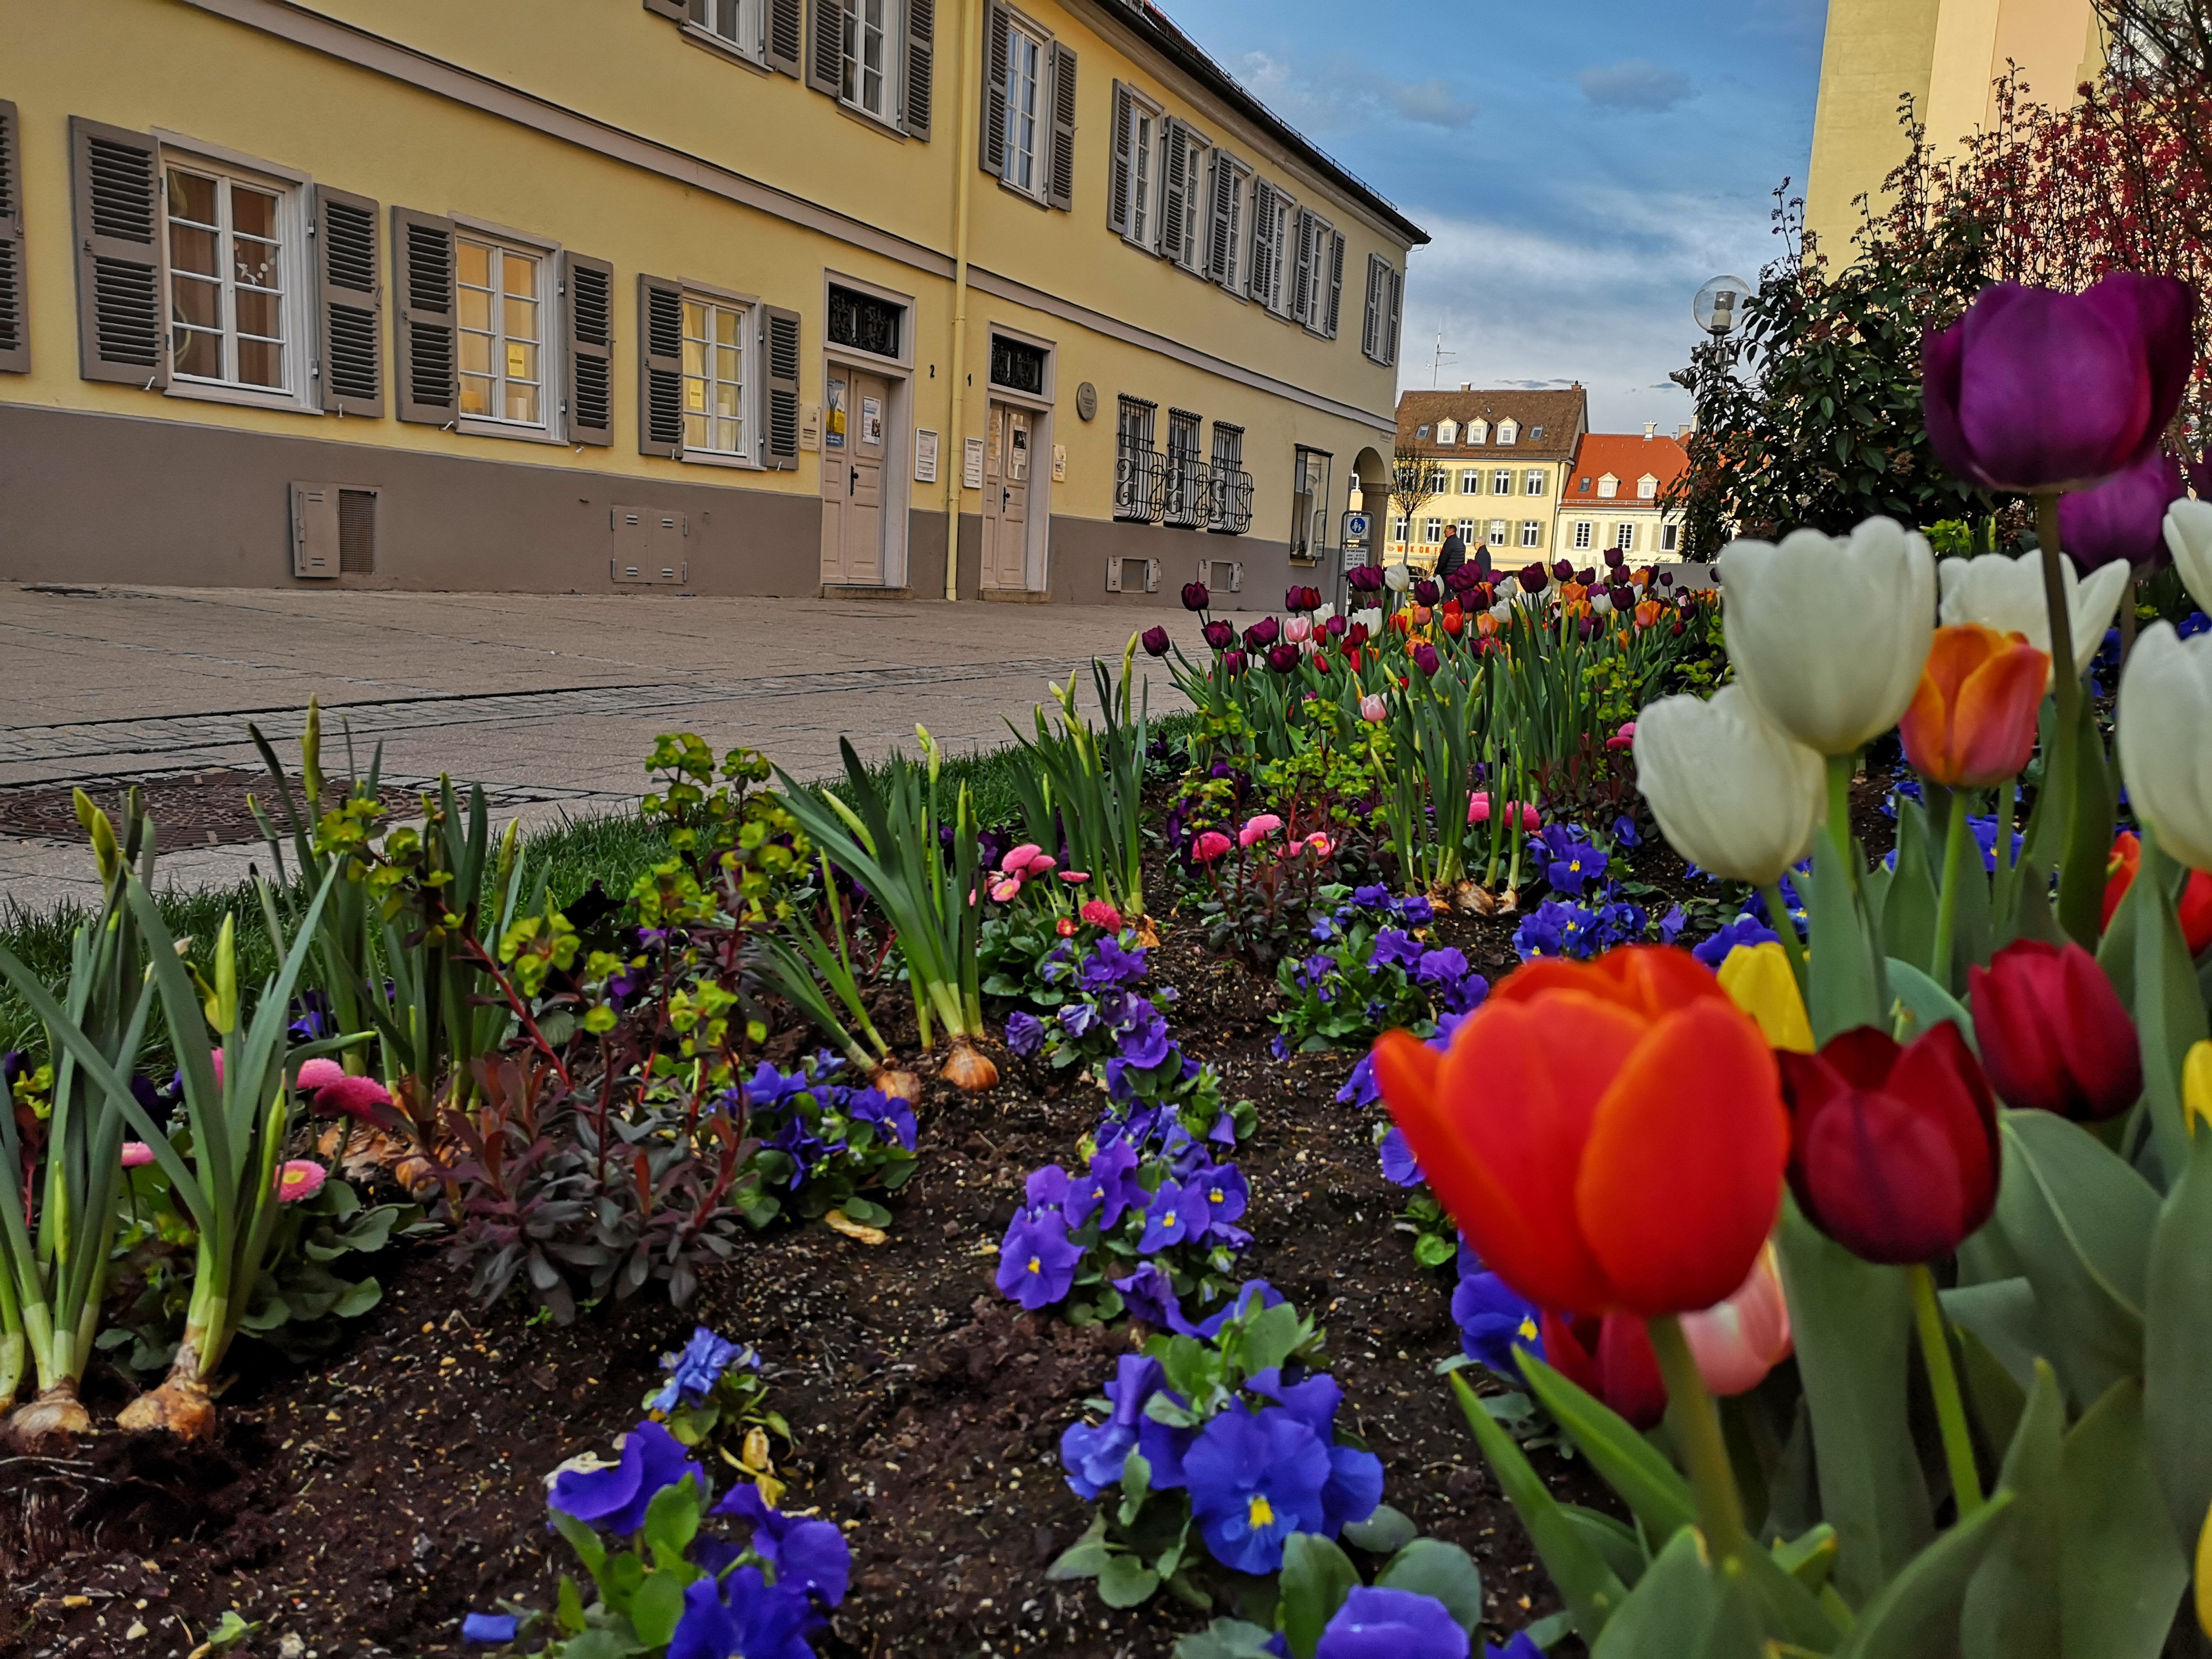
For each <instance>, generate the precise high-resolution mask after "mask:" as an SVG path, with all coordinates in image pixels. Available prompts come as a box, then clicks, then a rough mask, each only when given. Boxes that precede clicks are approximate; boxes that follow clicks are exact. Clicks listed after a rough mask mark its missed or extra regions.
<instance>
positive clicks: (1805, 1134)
mask: <svg viewBox="0 0 2212 1659" xmlns="http://www.w3.org/2000/svg"><path fill="white" fill-rule="evenodd" d="M1777 1057H1778V1059H1779V1060H1780V1061H1781V1064H1782V1086H1783V1091H1784V1093H1785V1094H1786V1095H1787V1096H1788V1097H1789V1102H1790V1116H1791V1120H1792V1123H1791V1127H1792V1134H1791V1142H1790V1190H1791V1191H1792V1192H1794V1193H1795V1194H1796V1195H1797V1205H1798V1207H1799V1208H1800V1209H1802V1210H1803V1211H1804V1212H1805V1218H1806V1219H1807V1220H1808V1221H1810V1222H1811V1223H1812V1224H1813V1225H1814V1226H1815V1227H1818V1228H1819V1229H1820V1231H1822V1232H1824V1233H1826V1234H1827V1235H1828V1237H1831V1238H1832V1239H1834V1240H1835V1241H1836V1242H1837V1243H1839V1244H1841V1245H1842V1246H1843V1247H1844V1249H1847V1250H1850V1252H1852V1253H1853V1254H1854V1255H1859V1256H1863V1257H1864V1258H1865V1259H1866V1260H1867V1261H1881V1262H1889V1263H1893V1264H1902V1263H1906V1262H1917V1261H1934V1260H1935V1259H1936V1258H1937V1257H1939V1256H1943V1255H1949V1254H1950V1253H1951V1252H1952V1251H1953V1250H1954V1249H1957V1248H1958V1246H1959V1243H1960V1240H1962V1239H1964V1238H1965V1237H1966V1236H1967V1235H1968V1234H1970V1233H1972V1232H1973V1231H1975V1229H1977V1228H1978V1227H1979V1226H1980V1225H1982V1224H1983V1223H1984V1221H1987V1220H1988V1219H1989V1218H1990V1211H1992V1210H1993V1209H1995V1208H1996V1201H1997V1167H1998V1164H1997V1115H1996V1103H1994V1102H1993V1101H1992V1100H1991V1099H1990V1085H1989V1081H1988V1079H1985V1078H1984V1076H1983V1075H1982V1068H1981V1066H1979V1065H1978V1064H1977V1063H1976V1062H1975V1060H1974V1056H1973V1052H1972V1050H1971V1049H1969V1048H1967V1047H1966V1039H1965V1038H1964V1037H1962V1036H1960V1035H1959V1028H1958V1027H1957V1026H1955V1025H1954V1024H1951V1023H1950V1022H1949V1021H1948V1020H1946V1021H1944V1022H1943V1023H1942V1024H1939V1025H1934V1026H1930V1027H1929V1030H1928V1031H1927V1032H1926V1033H1925V1034H1924V1035H1923V1036H1920V1037H1918V1038H1917V1039H1916V1040H1915V1041H1914V1042H1912V1044H1911V1046H1910V1047H1909V1048H1899V1047H1898V1045H1897V1043H1896V1042H1895V1041H1894V1040H1893V1039H1892V1038H1891V1036H1889V1034H1888V1033H1887V1032H1886V1031H1881V1030H1875V1028H1874V1027H1872V1026H1861V1027H1859V1028H1858V1029H1857V1030H1850V1031H1845V1032H1844V1033H1843V1034H1842V1035H1841V1036H1837V1037H1833V1038H1832V1039H1830V1041H1829V1042H1828V1046H1827V1047H1826V1048H1823V1049H1821V1050H1820V1053H1818V1054H1791V1053H1789V1052H1787V1051H1783V1052H1781V1053H1779V1054H1778V1056H1777Z"/></svg>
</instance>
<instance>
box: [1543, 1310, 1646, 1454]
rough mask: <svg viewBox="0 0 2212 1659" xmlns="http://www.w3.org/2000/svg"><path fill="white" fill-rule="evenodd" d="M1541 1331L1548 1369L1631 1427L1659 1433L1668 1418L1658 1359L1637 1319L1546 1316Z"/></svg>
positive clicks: (1604, 1316)
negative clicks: (1599, 1401)
mask: <svg viewBox="0 0 2212 1659" xmlns="http://www.w3.org/2000/svg"><path fill="white" fill-rule="evenodd" d="M1540 1328H1541V1332H1542V1334H1543V1338H1544V1363H1545V1364H1547V1365H1549V1366H1550V1367H1551V1368H1552V1369H1553V1370H1555V1371H1557V1372H1559V1375H1560V1376H1564V1377H1565V1378H1566V1379H1567V1381H1568V1382H1570V1383H1573V1384H1574V1385H1575V1386H1576V1387H1577V1388H1578V1389H1581V1390H1582V1391H1583V1393H1584V1394H1588V1395H1595V1396H1596V1397H1597V1398H1598V1399H1600V1400H1601V1401H1604V1402H1605V1403H1606V1404H1607V1405H1608V1406H1610V1407H1613V1410H1615V1411H1617V1412H1619V1413H1620V1414H1621V1415H1622V1416H1623V1417H1625V1418H1626V1419H1628V1422H1629V1426H1630V1427H1632V1428H1636V1429H1650V1428H1656V1427H1657V1426H1658V1424H1659V1421H1660V1419H1662V1418H1663V1417H1665V1416H1666V1415H1667V1383H1666V1379H1665V1378H1664V1377H1662V1376H1660V1375H1659V1356H1658V1355H1656V1354H1655V1353H1654V1352H1651V1334H1650V1332H1649V1331H1648V1330H1646V1329H1645V1328H1644V1322H1643V1321H1642V1320H1641V1319H1638V1317H1637V1316H1635V1315H1634V1314H1606V1315H1603V1316H1600V1315H1597V1314H1581V1315H1561V1314H1555V1313H1546V1314H1544V1315H1542V1316H1541V1324H1540Z"/></svg>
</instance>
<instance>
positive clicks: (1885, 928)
mask: <svg viewBox="0 0 2212 1659" xmlns="http://www.w3.org/2000/svg"><path fill="white" fill-rule="evenodd" d="M1936 898H1937V894H1936V866H1935V860H1934V858H1933V857H1932V856H1931V854H1930V853H1929V842H1928V810H1927V808H1925V807H1924V806H1923V805H1921V804H1920V803H1919V802H1918V801H1917V800H1912V799H1908V798H1906V797H1905V796H1904V795H1899V797H1898V798H1897V869H1896V871H1895V872H1894V873H1893V874H1892V875H1891V877H1890V880H1889V888H1888V890H1887V892H1886V893H1884V894H1883V896H1882V904H1881V939H1882V944H1883V945H1884V947H1885V948H1886V949H1887V950H1888V951H1889V952H1890V972H1892V973H1893V974H1894V973H1895V972H1896V971H1897V959H1898V958H1899V957H1905V958H1908V959H1910V960H1911V961H1913V962H1925V961H1927V960H1928V958H1929V956H1931V955H1932V954H1933V953H1934V951H1935V949H1936ZM1900 988H1901V987H1900Z"/></svg>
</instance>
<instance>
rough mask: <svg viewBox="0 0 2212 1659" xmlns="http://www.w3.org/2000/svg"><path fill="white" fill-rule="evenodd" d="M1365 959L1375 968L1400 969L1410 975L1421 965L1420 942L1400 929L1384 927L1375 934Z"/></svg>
mask: <svg viewBox="0 0 2212 1659" xmlns="http://www.w3.org/2000/svg"><path fill="white" fill-rule="evenodd" d="M1367 959H1368V962H1369V963H1370V965H1372V966H1374V967H1376V968H1402V969H1405V970H1406V971H1407V973H1411V972H1413V970H1414V969H1416V968H1418V967H1419V966H1420V964H1421V942H1420V941H1419V939H1415V938H1414V937H1413V935H1412V934H1411V933H1407V931H1406V930H1405V929H1404V928H1402V927H1385V928H1383V929H1381V930H1379V931H1378V932H1377V933H1376V935H1375V943H1374V945H1372V947H1370V950H1369V952H1368V957H1367Z"/></svg>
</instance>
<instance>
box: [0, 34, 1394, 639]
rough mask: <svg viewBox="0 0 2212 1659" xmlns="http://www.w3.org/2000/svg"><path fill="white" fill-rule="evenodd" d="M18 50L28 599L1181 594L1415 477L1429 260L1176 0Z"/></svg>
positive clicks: (1302, 541) (1, 167)
mask: <svg viewBox="0 0 2212 1659" xmlns="http://www.w3.org/2000/svg"><path fill="white" fill-rule="evenodd" d="M0 40H4V41H5V42H6V46H5V49H4V51H0V100H8V101H0V576H4V577H7V578H12V579H15V580H74V581H82V580H131V581H141V582H166V583H180V584H184V583H190V584H201V583H205V584H240V585H257V586H271V585H273V586H284V585H291V584H305V585H321V586H387V587H391V586H396V587H415V588H458V587H476V588H513V589H529V590H539V591H562V592H591V591H610V590H619V589H620V588H622V587H623V586H625V585H627V584H630V583H660V584H666V585H669V586H678V587H683V588H687V589H691V590H696V591H700V592H724V593H728V592H739V593H806V592H817V591H827V592H850V593H864V592H866V593H873V592H889V593H892V594H899V593H911V594H915V595H918V596H924V597H929V596H935V595H939V594H945V595H946V596H947V597H950V594H949V593H948V591H947V590H948V588H949V587H951V586H957V591H958V592H959V593H960V595H961V596H963V597H969V596H974V595H976V594H978V593H981V594H983V595H985V596H995V597H1006V598H1018V599H1047V598H1049V599H1079V600H1085V601H1097V600H1106V599H1109V598H1112V597H1113V596H1116V595H1118V596H1120V600H1121V602H1127V603H1129V604H1132V605H1145V604H1152V605H1161V604H1170V603H1172V602H1173V599H1174V595H1175V590H1176V587H1178V586H1180V585H1181V584H1182V582H1184V581H1187V580H1190V579H1192V578H1193V577H1194V576H1203V577H1206V579H1208V580H1211V581H1212V583H1213V584H1214V585H1215V586H1224V587H1226V586H1235V585H1237V582H1238V580H1239V579H1240V578H1241V581H1242V585H1243V586H1244V587H1246V588H1247V589H1249V590H1250V591H1252V592H1254V593H1255V596H1257V595H1261V594H1266V593H1268V592H1279V590H1280V589H1281V587H1282V586H1284V585H1285V581H1286V580H1304V581H1312V582H1315V583H1316V585H1324V584H1325V582H1326V580H1327V578H1328V576H1330V575H1333V574H1334V572H1333V569H1331V568H1329V564H1328V562H1329V561H1330V560H1331V559H1332V558H1333V557H1334V555H1335V552H1336V550H1337V547H1338V543H1339V539H1340V536H1339V527H1340V521H1341V520H1340V515H1341V513H1342V512H1343V510H1344V508H1345V507H1346V501H1347V498H1348V492H1349V489H1350V486H1351V483H1352V479H1353V477H1355V475H1357V476H1361V477H1367V478H1369V479H1370V480H1371V481H1374V482H1375V483H1379V482H1380V481H1381V479H1382V478H1383V475H1384V471H1385V470H1386V465H1385V459H1384V458H1385V457H1386V456H1387V454H1388V452H1389V445H1390V441H1391V440H1390V435H1391V431H1392V404H1393V398H1394V395H1395V367H1394V365H1395V361H1396V357H1397V349H1398V333H1399V318H1400V311H1401V303H1402V296H1403V284H1404V271H1405V264H1406V256H1407V251H1408V249H1409V248H1410V247H1411V246H1414V245H1416V244H1419V243H1420V242H1423V241H1425V240H1426V239H1425V237H1424V236H1423V234H1422V233H1421V231H1420V229H1419V227H1417V226H1415V225H1414V224H1413V223H1412V222H1410V221H1408V220H1407V218H1406V217H1405V216H1403V215H1402V214H1401V213H1399V212H1398V211H1397V210H1395V208H1393V207H1392V206H1391V204H1389V202H1388V201H1386V200H1384V199H1383V197H1381V196H1380V195H1379V194H1377V193H1376V191H1373V190H1372V189H1370V188H1369V187H1368V186H1366V185H1364V184H1362V183H1361V182H1360V181H1359V180H1358V179H1355V178H1353V177H1352V176H1351V175H1350V174H1349V173H1346V171H1345V170H1344V169H1343V168H1342V167H1339V166H1338V165H1337V164H1336V163H1334V161H1331V160H1330V159H1329V158H1328V156H1327V155H1323V154H1322V152H1321V151H1320V150H1319V149H1316V147H1315V146H1314V145H1313V144H1312V143H1310V142H1308V141H1307V140H1306V139H1304V138H1303V137H1300V136H1299V135H1298V134H1297V132H1296V131H1292V130H1291V128H1289V127H1288V126H1286V125H1284V124H1283V123H1282V122H1281V121H1280V120H1279V119H1278V118H1275V117H1274V116H1273V115H1271V114H1269V113H1268V112H1267V110H1266V109H1265V108H1264V107H1263V106H1261V105H1260V104H1259V103H1258V102H1257V100H1255V99H1254V98H1252V97H1251V96H1250V95H1249V94H1248V93H1246V92H1245V91H1244V90H1243V88H1241V87H1239V86H1238V85H1237V83H1236V82H1235V81H1233V80H1232V79H1231V77H1230V76H1228V75H1227V74H1225V72H1224V71H1223V70H1221V69H1220V68H1219V67H1218V66H1217V65H1216V64H1213V63H1212V61H1211V60H1210V59H1209V58H1206V56H1205V55H1204V54H1203V53H1202V52H1200V51H1199V50H1198V49H1197V48H1196V47H1195V46H1194V45H1193V44H1192V43H1191V42H1190V41H1189V40H1188V38H1186V37H1185V36H1183V35H1182V33H1180V32H1178V31H1177V30H1176V28H1175V27H1173V26H1172V25H1171V24H1170V23H1169V22H1168V21H1166V20H1165V18H1164V16H1163V15H1162V14H1161V13H1160V12H1159V11H1158V9H1156V8H1154V7H1153V6H1152V5H1150V4H1148V3H1146V0H1022V3H1020V4H1018V5H1016V4H1012V3H1007V0H642V3H639V0H469V3H467V4H457V3H454V0H297V3H295V0H80V3H76V4H73V5H69V6H61V5H57V4H54V3H52V0H0ZM948 524H957V526H958V532H959V533H958V541H957V549H958V554H957V560H955V561H953V573H954V574H953V575H952V577H951V579H950V580H948V574H947V569H946V566H947V559H946V549H947V546H948V541H949V538H948V535H947V526H948Z"/></svg>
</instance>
